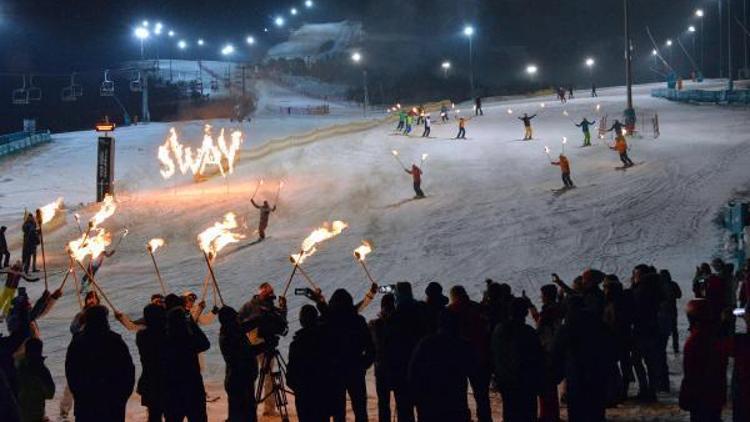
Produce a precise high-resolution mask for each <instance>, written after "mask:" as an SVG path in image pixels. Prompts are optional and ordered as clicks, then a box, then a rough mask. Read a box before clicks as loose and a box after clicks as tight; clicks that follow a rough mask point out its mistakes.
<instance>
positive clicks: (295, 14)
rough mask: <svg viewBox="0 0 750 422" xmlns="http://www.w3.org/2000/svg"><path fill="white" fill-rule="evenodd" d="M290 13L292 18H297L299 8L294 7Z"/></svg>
mask: <svg viewBox="0 0 750 422" xmlns="http://www.w3.org/2000/svg"><path fill="white" fill-rule="evenodd" d="M289 13H291V14H292V16H297V8H296V7H292V9H291V10H290V11H289Z"/></svg>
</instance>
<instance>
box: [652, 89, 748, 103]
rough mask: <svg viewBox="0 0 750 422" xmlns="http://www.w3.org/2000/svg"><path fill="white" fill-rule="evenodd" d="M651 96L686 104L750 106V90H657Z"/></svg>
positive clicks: (653, 90)
mask: <svg viewBox="0 0 750 422" xmlns="http://www.w3.org/2000/svg"><path fill="white" fill-rule="evenodd" d="M651 96H652V97H657V98H666V99H667V100H670V101H681V102H686V103H715V104H721V103H725V104H750V90H747V89H735V90H732V91H726V90H721V91H706V90H701V89H686V90H677V89H669V88H655V89H652V90H651Z"/></svg>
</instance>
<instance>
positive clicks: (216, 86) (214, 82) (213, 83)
mask: <svg viewBox="0 0 750 422" xmlns="http://www.w3.org/2000/svg"><path fill="white" fill-rule="evenodd" d="M218 90H219V81H217V80H216V79H212V80H211V91H218Z"/></svg>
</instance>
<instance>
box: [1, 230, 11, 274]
mask: <svg viewBox="0 0 750 422" xmlns="http://www.w3.org/2000/svg"><path fill="white" fill-rule="evenodd" d="M7 229H8V228H7V227H5V226H0V269H2V268H7V267H8V265H10V251H9V250H8V241H7V240H6V239H5V231H6V230H7ZM3 258H4V259H3Z"/></svg>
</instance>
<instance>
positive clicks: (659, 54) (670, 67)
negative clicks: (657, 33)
mask: <svg viewBox="0 0 750 422" xmlns="http://www.w3.org/2000/svg"><path fill="white" fill-rule="evenodd" d="M646 34H648V38H649V39H650V40H651V44H653V46H654V50H656V57H658V58H659V60H661V62H662V63H664V66H666V67H667V68H668V69H669V70H670V71H671V72H674V69H673V68H672V66H670V65H669V62H667V61H666V60H664V57H662V55H661V50H660V49H659V46H658V45H657V44H656V41H654V36H653V35H651V29H650V28H649V27H648V26H647V27H646Z"/></svg>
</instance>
